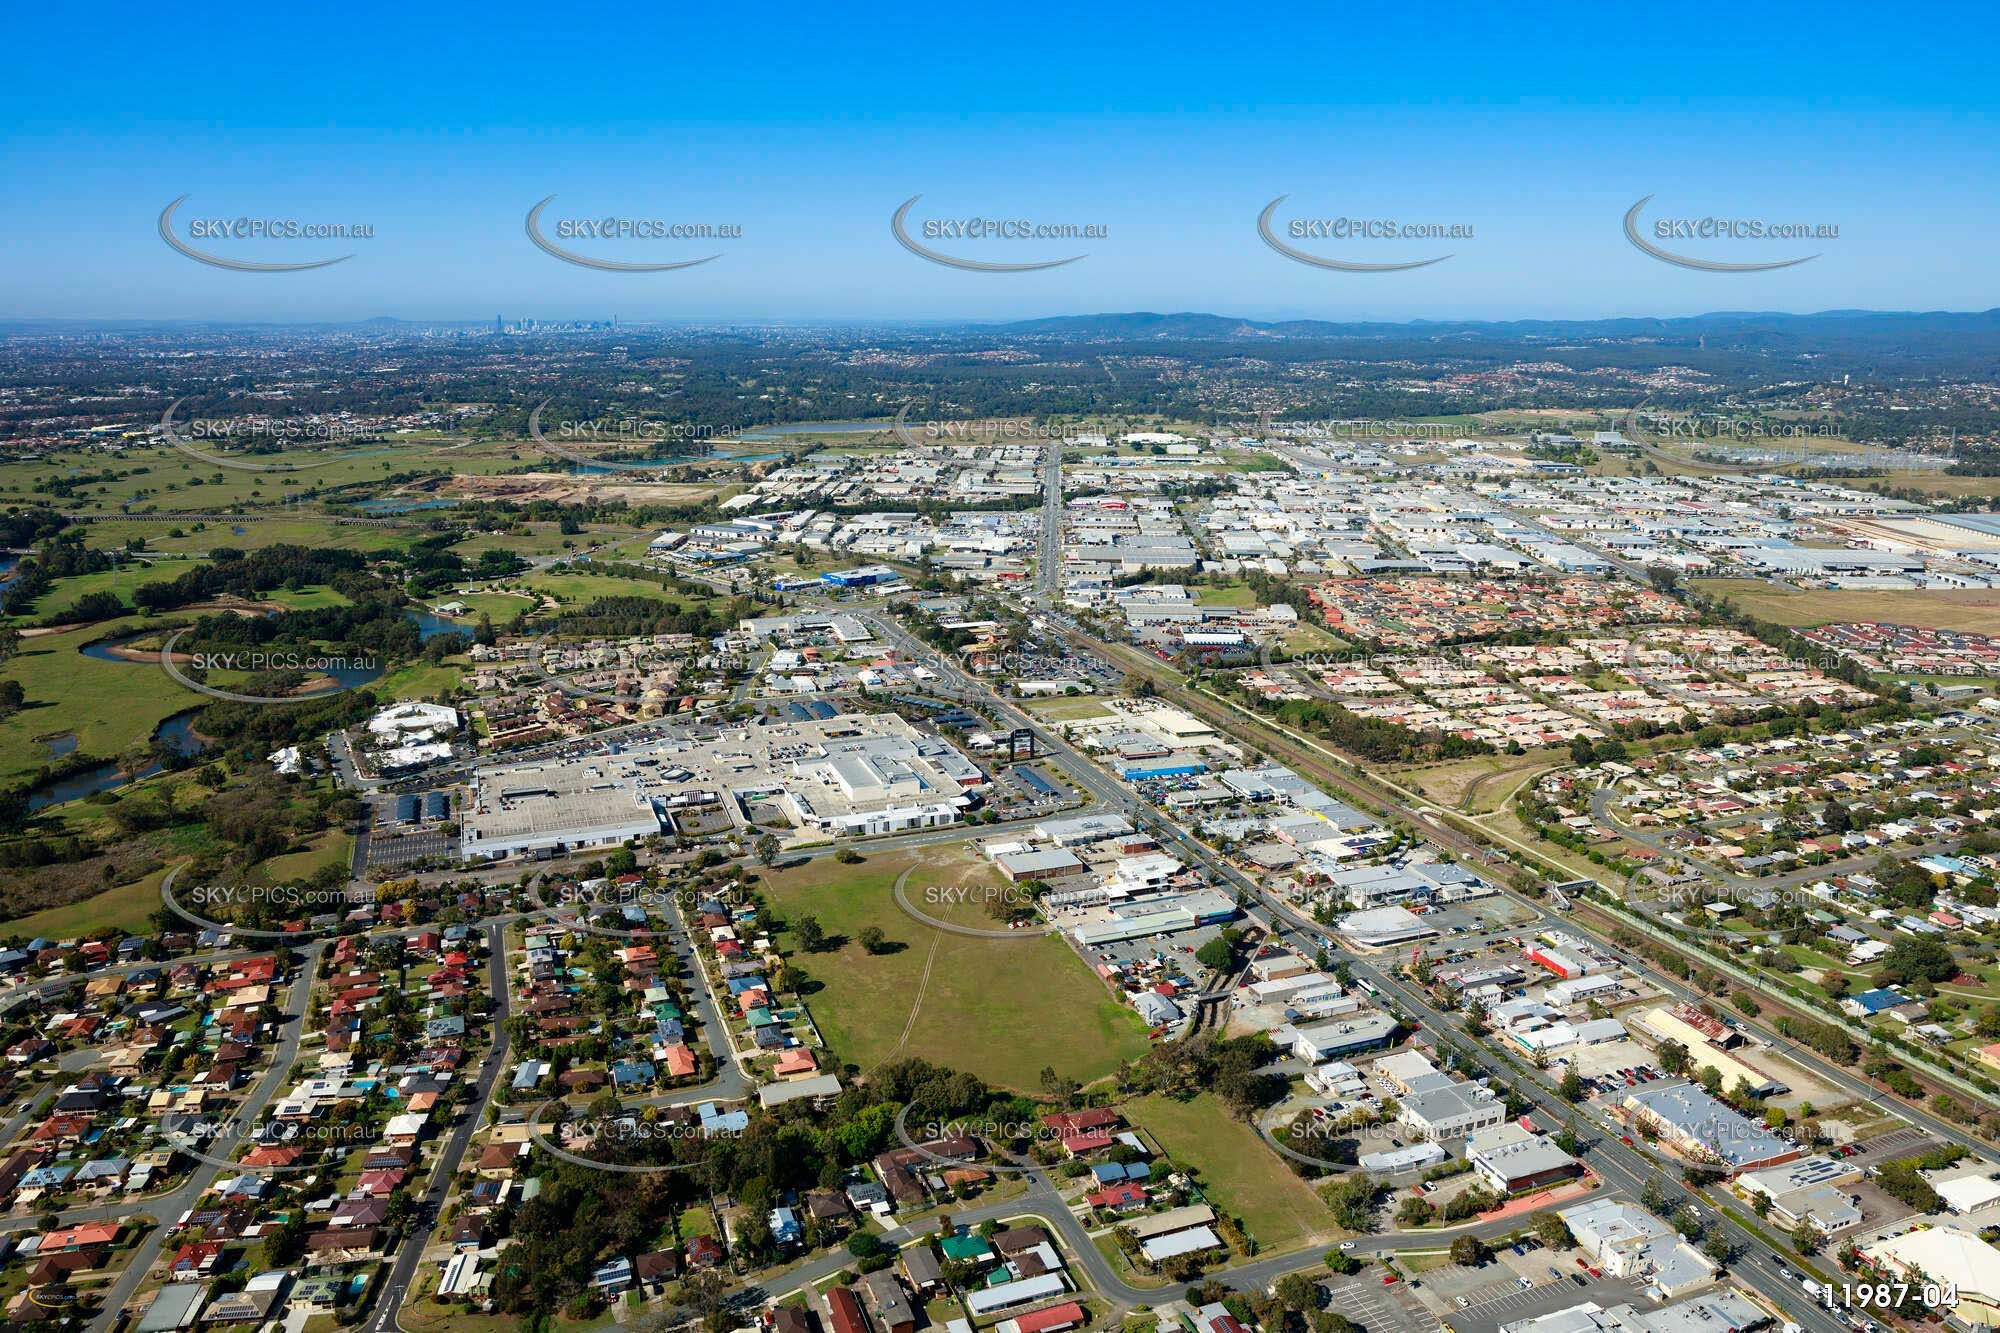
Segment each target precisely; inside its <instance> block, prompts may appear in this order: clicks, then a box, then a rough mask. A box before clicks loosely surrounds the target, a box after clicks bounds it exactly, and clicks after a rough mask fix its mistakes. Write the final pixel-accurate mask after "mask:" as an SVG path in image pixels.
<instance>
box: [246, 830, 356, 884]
mask: <svg viewBox="0 0 2000 1333" xmlns="http://www.w3.org/2000/svg"><path fill="white" fill-rule="evenodd" d="M353 855H354V835H353V834H351V833H349V832H348V831H347V830H345V829H328V830H327V831H326V832H324V833H322V834H320V835H319V836H318V837H316V838H314V839H313V840H312V842H311V843H310V844H309V845H307V846H306V847H304V848H303V849H301V850H299V851H296V852H286V853H285V854H284V855H282V856H274V857H272V858H271V859H270V860H268V861H265V862H264V863H262V864H261V865H259V866H257V867H256V869H255V870H254V871H252V872H251V874H250V875H249V876H247V877H246V878H247V879H248V880H249V881H250V882H252V883H257V884H296V883H299V882H300V881H302V880H306V879H309V878H311V876H312V874H313V872H314V871H317V870H319V869H321V868H322V867H325V866H329V865H334V866H345V865H346V864H347V863H348V861H349V860H350V859H351V858H352V856H353Z"/></svg>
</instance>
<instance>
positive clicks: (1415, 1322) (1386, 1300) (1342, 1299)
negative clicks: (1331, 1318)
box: [1325, 1268, 1437, 1333]
mask: <svg viewBox="0 0 2000 1333" xmlns="http://www.w3.org/2000/svg"><path fill="white" fill-rule="evenodd" d="M1325 1286H1326V1289H1327V1302H1328V1304H1329V1306H1330V1307H1331V1308H1332V1309H1334V1310H1337V1311H1339V1312H1340V1313H1341V1314H1344V1315H1346V1316H1347V1317H1348V1318H1349V1319H1351V1320H1352V1321H1354V1322H1355V1323H1357V1324H1359V1325H1361V1326H1362V1327H1363V1328H1365V1329H1367V1330H1368V1333H1436V1331H1437V1320H1436V1317H1435V1316H1433V1315H1432V1314H1431V1313H1430V1312H1429V1311H1427V1310H1424V1309H1421V1308H1413V1307H1415V1306H1416V1301H1415V1299H1414V1298H1413V1297H1412V1296H1411V1294H1410V1293H1409V1292H1408V1291H1407V1290H1406V1288H1407V1287H1408V1286H1409V1283H1408V1282H1407V1281H1405V1282H1395V1283H1391V1284H1390V1285H1389V1286H1386V1287H1385V1286H1383V1285H1382V1275H1381V1273H1380V1272H1378V1271H1376V1270H1375V1269H1372V1268H1371V1269H1368V1270H1366V1271H1364V1272H1362V1273H1360V1274H1357V1275H1356V1276H1354V1277H1352V1278H1344V1279H1340V1280H1338V1281H1330V1282H1328V1283H1326V1284H1325Z"/></svg>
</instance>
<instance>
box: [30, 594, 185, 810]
mask: <svg viewBox="0 0 2000 1333" xmlns="http://www.w3.org/2000/svg"><path fill="white" fill-rule="evenodd" d="M141 624H142V622H140V621H139V620H137V619H127V620H115V621H105V622H104V623H102V624H98V625H93V626H88V627H86V628H83V629H74V630H69V631H67V632H66V633H62V634H47V635H40V636H37V637H35V638H32V639H23V640H22V641H21V646H20V648H19V649H18V650H17V651H16V652H15V654H14V656H13V657H11V658H9V659H8V660H7V661H6V662H5V663H4V664H0V679H6V680H18V681H20V682H21V688H22V689H23V690H24V691H26V693H27V696H28V702H27V706H26V707H24V708H22V709H21V711H20V712H18V713H15V714H14V715H13V716H12V717H8V718H5V719H0V782H7V781H12V780H15V779H18V778H19V777H21V776H23V775H24V774H28V773H32V772H34V771H35V770H36V769H39V768H41V767H42V766H43V765H44V764H47V763H48V762H50V760H51V758H52V757H53V752H52V751H51V750H50V748H49V746H48V745H47V744H46V743H45V742H44V741H41V740H38V739H36V738H37V737H43V736H48V735H52V734H63V733H73V734H74V735H75V736H76V738H77V746H76V748H77V749H78V750H80V751H82V752H83V753H85V754H94V755H102V756H105V757H106V758H111V757H114V756H116V755H118V754H120V753H122V752H123V751H124V750H126V749H128V748H130V747H131V746H134V745H138V744H141V743H143V742H144V741H146V740H148V739H149V738H150V737H151V736H152V734H153V729H154V728H155V727H157V726H159V724H160V723H161V722H162V721H164V720H165V719H166V718H167V717H169V716H171V715H172V714H174V713H178V712H181V711H183V710H185V709H188V708H194V707H197V706H199V705H200V704H202V703H204V702H205V700H203V698H202V697H201V696H200V695H198V694H194V693H191V692H189V691H188V690H185V689H182V688H181V687H180V686H179V685H176V684H175V683H174V681H173V680H172V678H171V677H169V676H168V675H167V674H166V672H164V671H161V670H159V669H158V668H157V667H148V666H146V665H145V664H143V663H135V662H103V661H99V660H97V659H96V658H91V657H85V656H84V655H83V654H82V653H80V652H78V651H77V650H78V649H79V648H81V647H83V645H84V644H86V643H88V642H90V641H91V640H93V639H99V638H105V637H108V636H110V635H112V634H116V633H119V632H122V631H124V630H129V629H138V628H140V627H141Z"/></svg>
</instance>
